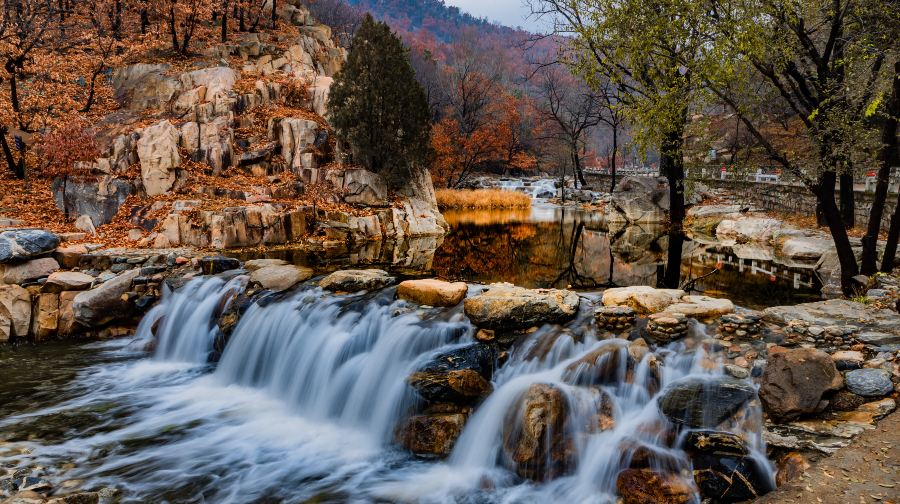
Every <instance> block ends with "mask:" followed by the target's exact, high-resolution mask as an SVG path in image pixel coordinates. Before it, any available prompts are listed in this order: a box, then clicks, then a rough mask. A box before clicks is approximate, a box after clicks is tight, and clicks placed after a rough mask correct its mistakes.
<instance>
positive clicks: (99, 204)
mask: <svg viewBox="0 0 900 504" xmlns="http://www.w3.org/2000/svg"><path fill="white" fill-rule="evenodd" d="M51 188H52V190H53V199H54V201H55V202H56V207H57V208H59V209H60V210H62V211H63V212H64V213H65V214H66V215H68V216H81V215H86V216H88V217H90V218H91V222H92V223H93V224H94V225H95V226H102V225H104V224H109V223H110V222H112V220H113V217H115V216H116V214H117V213H118V212H119V208H120V207H121V206H122V204H124V203H125V200H126V199H127V198H128V196H130V195H131V194H132V193H133V192H134V185H133V184H132V183H131V182H130V181H128V180H122V179H118V178H113V177H112V176H109V175H104V176H102V177H99V178H92V179H89V180H88V179H85V180H81V179H78V178H76V177H73V176H70V175H65V176H62V177H57V178H56V179H54V180H53V185H52V186H51Z"/></svg>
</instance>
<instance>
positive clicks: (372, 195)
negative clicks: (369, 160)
mask: <svg viewBox="0 0 900 504" xmlns="http://www.w3.org/2000/svg"><path fill="white" fill-rule="evenodd" d="M342 189H343V193H344V201H346V202H347V203H350V204H355V205H366V206H377V205H384V204H386V203H387V197H388V188H387V183H386V182H385V181H384V179H383V178H382V177H381V176H380V175H378V174H377V173H373V172H370V171H368V170H363V169H350V170H344V179H343V188H342Z"/></svg>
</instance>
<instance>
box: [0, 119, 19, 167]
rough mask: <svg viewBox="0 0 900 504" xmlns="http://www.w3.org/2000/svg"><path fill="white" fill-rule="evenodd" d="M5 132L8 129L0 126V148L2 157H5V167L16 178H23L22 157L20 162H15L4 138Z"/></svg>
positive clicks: (7, 131)
mask: <svg viewBox="0 0 900 504" xmlns="http://www.w3.org/2000/svg"><path fill="white" fill-rule="evenodd" d="M7 133H9V129H8V128H7V127H6V126H0V150H2V151H3V157H4V158H5V159H6V167H7V168H9V171H10V172H12V174H13V175H15V177H16V178H17V179H20V180H21V179H24V178H25V163H24V159H23V160H22V161H21V162H16V158H15V155H13V152H12V149H11V148H10V147H9V142H7V140H6V134H7Z"/></svg>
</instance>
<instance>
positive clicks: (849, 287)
mask: <svg viewBox="0 0 900 504" xmlns="http://www.w3.org/2000/svg"><path fill="white" fill-rule="evenodd" d="M836 184H837V173H836V172H835V171H833V170H830V171H826V172H824V173H823V174H822V176H821V177H820V178H819V186H818V187H817V188H816V199H817V200H818V206H819V208H821V209H822V215H823V216H824V218H825V221H826V222H827V224H828V229H829V230H830V231H831V238H832V239H833V240H834V246H835V249H836V250H837V255H838V261H839V262H840V264H841V290H843V291H844V294H845V295H847V296H852V295H853V294H854V293H853V277H855V276H856V275H858V274H859V265H858V264H857V263H856V255H855V254H854V253H853V247H851V246H850V237H849V236H847V228H846V227H845V226H844V220H843V218H842V217H841V212H840V210H839V209H838V206H837V202H836V201H835V200H834V189H835V185H836Z"/></svg>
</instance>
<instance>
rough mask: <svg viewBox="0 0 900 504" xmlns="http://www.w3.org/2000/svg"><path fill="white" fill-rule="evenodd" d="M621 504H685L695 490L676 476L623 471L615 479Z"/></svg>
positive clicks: (692, 498)
mask: <svg viewBox="0 0 900 504" xmlns="http://www.w3.org/2000/svg"><path fill="white" fill-rule="evenodd" d="M616 490H617V491H618V492H619V495H620V496H622V503H623V504H649V503H651V502H652V503H654V504H687V503H688V502H693V501H694V495H695V494H696V489H695V488H694V487H693V485H691V483H689V482H688V481H686V480H685V479H684V478H681V477H680V476H678V475H677V474H673V473H664V472H657V471H653V470H650V469H625V470H624V471H622V472H621V473H619V476H618V477H617V478H616Z"/></svg>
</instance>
